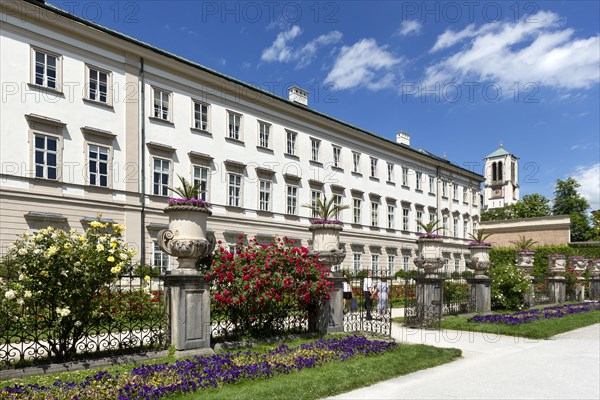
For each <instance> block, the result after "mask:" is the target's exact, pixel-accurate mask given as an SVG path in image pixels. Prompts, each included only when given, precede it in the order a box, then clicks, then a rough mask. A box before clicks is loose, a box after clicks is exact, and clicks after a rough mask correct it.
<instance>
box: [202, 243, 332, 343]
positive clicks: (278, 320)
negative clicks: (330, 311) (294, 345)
mask: <svg viewBox="0 0 600 400" xmlns="http://www.w3.org/2000/svg"><path fill="white" fill-rule="evenodd" d="M218 244H221V243H220V242H219V243H218ZM327 274H328V271H327V270H326V269H325V268H323V266H322V265H321V264H319V263H318V261H317V260H315V259H314V258H312V257H309V251H308V249H307V248H306V247H300V248H298V247H292V243H291V241H289V240H287V239H285V238H284V239H280V238H277V240H276V243H271V244H270V245H265V244H262V245H259V244H258V243H257V242H256V241H255V240H251V241H250V243H249V244H247V245H244V244H243V243H242V242H239V243H238V244H237V246H236V250H235V253H233V252H229V251H228V250H227V249H226V248H224V247H222V246H221V247H219V248H218V249H216V251H215V255H214V258H213V262H212V266H211V268H210V270H209V271H208V273H207V275H206V279H208V280H210V281H211V291H212V297H213V311H214V312H215V313H217V314H219V315H221V316H224V317H225V318H227V319H228V320H229V321H231V322H232V323H233V324H234V325H235V326H236V328H237V330H238V332H243V333H244V334H250V335H260V334H262V335H264V334H267V333H270V332H275V331H277V330H279V328H280V327H281V326H282V323H283V321H284V320H285V318H286V317H287V316H288V315H290V313H293V312H297V311H308V310H309V309H314V308H315V307H316V305H318V304H319V303H321V302H323V301H325V300H327V299H329V296H330V293H331V289H332V285H333V284H332V283H331V282H329V281H328V280H327V279H326V275H327Z"/></svg>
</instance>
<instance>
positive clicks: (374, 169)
mask: <svg viewBox="0 0 600 400" xmlns="http://www.w3.org/2000/svg"><path fill="white" fill-rule="evenodd" d="M371 177H372V178H377V159H376V158H374V157H371Z"/></svg>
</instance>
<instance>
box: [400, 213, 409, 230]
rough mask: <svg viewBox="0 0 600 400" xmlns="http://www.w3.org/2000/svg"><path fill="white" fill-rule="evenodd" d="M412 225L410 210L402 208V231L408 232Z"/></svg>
mask: <svg viewBox="0 0 600 400" xmlns="http://www.w3.org/2000/svg"><path fill="white" fill-rule="evenodd" d="M409 224H410V210H409V209H408V208H402V230H403V231H407V230H408V229H409V227H410V226H409Z"/></svg>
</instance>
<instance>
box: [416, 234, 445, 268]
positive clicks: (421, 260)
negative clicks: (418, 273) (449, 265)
mask: <svg viewBox="0 0 600 400" xmlns="http://www.w3.org/2000/svg"><path fill="white" fill-rule="evenodd" d="M443 243H444V241H443V240H442V238H439V237H428V236H421V237H420V238H419V239H417V246H418V253H419V255H418V256H417V258H415V261H414V262H415V265H416V266H417V268H419V269H422V270H423V271H424V272H425V274H426V275H431V276H432V277H434V276H435V275H436V274H437V270H438V269H440V268H441V267H442V265H444V259H443V258H442V245H443Z"/></svg>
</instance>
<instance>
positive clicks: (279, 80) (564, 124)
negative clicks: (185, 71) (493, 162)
mask: <svg viewBox="0 0 600 400" xmlns="http://www.w3.org/2000/svg"><path fill="white" fill-rule="evenodd" d="M50 3H52V4H54V5H56V6H58V7H60V8H63V9H65V10H69V11H71V12H73V13H74V14H76V15H79V16H82V17H84V18H87V19H89V20H91V21H93V22H96V23H99V24H101V25H104V26H107V27H109V28H112V29H115V30H117V31H119V32H122V33H125V34H128V35H130V36H132V37H134V38H137V39H140V40H142V41H145V42H147V43H150V44H152V45H154V46H156V47H159V48H162V49H164V50H167V51H170V52H172V53H175V54H177V55H179V56H182V57H185V58H188V59H190V60H193V61H195V62H198V63H200V64H203V65H205V66H207V67H209V68H212V69H215V70H217V71H219V72H222V73H225V74H227V75H230V76H232V77H234V78H237V79H239V80H242V81H245V82H248V83H252V84H254V85H256V86H259V87H261V88H263V89H266V90H269V91H272V92H274V93H275V94H278V95H281V96H284V97H286V90H287V87H288V86H290V85H291V84H297V85H299V86H301V87H303V88H305V89H307V90H308V91H309V92H310V95H309V106H310V107H312V108H314V109H316V110H319V111H321V112H323V113H326V114H328V115H331V116H333V117H335V118H338V119H341V120H343V121H346V122H349V123H352V124H354V125H357V126H359V127H361V128H363V129H367V130H369V131H372V132H374V133H377V134H379V135H381V136H385V137H388V138H394V137H395V133H396V132H397V131H400V130H402V131H406V132H409V133H410V134H411V145H413V146H414V147H419V148H424V149H426V150H428V151H430V152H433V153H435V154H437V155H440V156H442V155H444V154H446V155H447V158H448V159H449V160H451V161H452V162H454V163H456V164H458V165H461V166H464V167H467V168H474V169H475V170H476V171H477V172H480V173H482V172H483V158H484V157H485V156H486V155H487V154H489V153H491V152H493V151H494V150H496V149H497V148H498V147H499V143H500V142H502V143H503V145H504V148H505V149H507V150H508V151H510V152H512V153H514V154H515V155H516V156H517V157H519V158H520V176H521V180H520V184H521V196H523V195H525V194H529V193H541V194H543V195H545V196H547V197H549V198H552V192H553V190H554V184H555V182H556V179H565V178H566V177H568V176H573V177H574V178H576V179H577V180H579V181H580V183H581V184H582V188H581V193H582V194H583V195H584V196H585V197H586V198H587V199H588V201H589V202H590V203H591V205H592V207H593V208H596V209H597V208H600V188H599V187H600V116H599V110H600V104H599V102H600V26H599V25H600V18H599V17H598V16H599V15H600V2H598V1H538V2H520V3H517V2H513V1H500V2H483V1H478V2H470V1H464V2H463V1H457V2H424V1H402V2H401V1H382V2H375V1H371V2H366V1H338V2H333V1H323V2H316V1H310V2H294V1H289V2H288V1H259V2H252V1H250V2H222V1H202V2H200V1H137V2H132V1H122V2H113V1H109V2H97V1H96V2H88V1H50Z"/></svg>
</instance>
